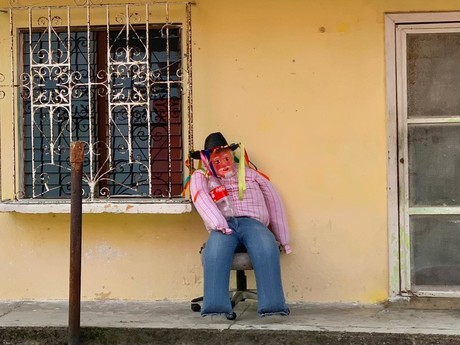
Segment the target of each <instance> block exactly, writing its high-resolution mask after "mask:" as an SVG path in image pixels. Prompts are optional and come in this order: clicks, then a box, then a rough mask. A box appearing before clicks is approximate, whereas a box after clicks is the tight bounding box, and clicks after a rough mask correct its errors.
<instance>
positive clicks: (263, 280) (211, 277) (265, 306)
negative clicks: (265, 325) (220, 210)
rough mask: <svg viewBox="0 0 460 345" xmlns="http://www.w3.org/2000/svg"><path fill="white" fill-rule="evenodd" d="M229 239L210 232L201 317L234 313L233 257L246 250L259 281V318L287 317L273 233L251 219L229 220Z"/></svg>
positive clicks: (204, 265) (278, 253)
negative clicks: (232, 290) (240, 249)
mask: <svg viewBox="0 0 460 345" xmlns="http://www.w3.org/2000/svg"><path fill="white" fill-rule="evenodd" d="M227 222H228V225H229V227H230V228H231V229H232V230H233V233H232V234H230V235H225V234H223V233H221V232H220V231H211V233H210V235H209V238H208V241H207V242H206V246H205V248H204V249H203V253H202V260H203V270H204V299H203V308H202V311H201V315H202V316H206V315H218V314H225V315H227V316H231V315H232V313H233V310H232V305H231V301H230V298H229V294H228V288H229V281H230V270H231V266H232V260H233V254H234V253H235V251H237V250H238V249H239V248H241V247H242V246H244V247H246V250H247V252H248V255H249V257H250V258H251V262H252V266H253V267H254V273H255V277H256V285H257V300H258V301H257V302H258V309H257V312H258V313H259V316H266V315H273V314H280V315H288V314H289V309H288V308H287V306H286V302H285V299H284V293H283V286H282V283H281V269H280V252H279V248H278V244H277V243H276V240H275V237H274V236H273V233H272V232H271V231H270V230H269V229H268V228H267V227H266V226H265V225H263V224H262V223H261V222H259V221H258V220H256V219H252V218H248V217H237V218H230V219H229V220H228V221H227Z"/></svg>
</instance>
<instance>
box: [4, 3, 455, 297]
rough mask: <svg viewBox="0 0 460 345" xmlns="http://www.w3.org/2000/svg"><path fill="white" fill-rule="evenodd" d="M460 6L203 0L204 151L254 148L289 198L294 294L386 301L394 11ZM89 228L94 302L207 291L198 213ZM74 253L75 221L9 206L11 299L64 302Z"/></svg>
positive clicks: (287, 260)
mask: <svg viewBox="0 0 460 345" xmlns="http://www.w3.org/2000/svg"><path fill="white" fill-rule="evenodd" d="M459 8H460V3H459V2H458V1H457V0H438V1H431V0H406V1H400V0H348V1H338V0H322V1H304V0H290V1H287V2H282V1H279V0H276V1H275V0H263V1H262V0H260V1H255V0H252V1H248V0H233V1H221V0H197V4H196V5H195V6H194V7H193V64H194V67H193V76H194V129H195V131H194V133H195V147H196V148H201V147H202V144H203V140H204V138H205V136H206V135H207V134H208V133H209V132H212V131H216V130H219V131H222V132H224V134H225V136H226V137H227V139H228V140H229V141H237V142H239V141H241V142H243V143H244V144H245V145H246V147H247V149H248V151H249V154H250V156H251V159H252V160H253V161H254V162H255V163H256V164H257V165H258V167H259V169H260V170H262V171H264V172H266V173H268V174H269V175H270V177H271V180H272V182H273V183H274V185H275V186H276V187H277V189H278V190H279V192H280V193H281V195H282V197H283V199H284V200H285V204H286V209H287V212H288V217H289V223H290V225H291V235H292V248H293V251H294V252H293V254H291V255H289V256H286V255H285V256H283V257H282V269H283V281H284V287H285V292H286V296H287V299H288V301H291V302H292V301H315V302H331V301H345V302H350V301H358V302H362V303H370V302H378V301H383V300H385V299H386V298H387V297H388V279H389V278H388V276H389V273H388V260H389V258H388V250H389V249H388V229H387V192H386V152H387V148H386V112H385V111H386V110H385V84H384V83H385V65H384V63H385V61H384V13H385V12H398V11H401V12H403V11H440V10H459ZM1 68H2V69H4V68H5V67H1ZM0 72H1V73H9V71H8V70H5V71H3V70H1V71H0ZM0 111H1V118H2V121H3V122H2V123H4V122H5V121H6V122H8V121H10V117H9V116H10V115H9V113H8V111H6V110H5V108H4V107H3V105H2V106H1V108H0ZM3 131H5V126H4V127H3ZM2 134H4V135H6V134H5V133H2ZM3 145H5V142H4V141H3ZM2 157H3V164H4V165H3V167H4V168H5V167H8V162H5V154H4V153H2ZM2 170H4V169H2ZM7 170H8V169H7ZM4 171H5V170H4ZM4 174H5V172H4ZM3 187H5V186H3ZM83 230H84V236H83V277H82V297H83V298H84V299H104V298H111V299H135V300H143V299H151V300H158V299H170V300H184V299H189V298H191V297H193V296H196V295H199V294H200V293H201V289H202V273H201V264H200V257H199V254H198V249H199V247H200V245H201V243H202V242H203V241H205V239H206V236H207V233H206V231H205V230H204V228H203V226H202V223H201V220H200V218H199V216H198V215H197V213H196V212H193V213H191V214H185V215H107V214H98V215H84V218H83ZM68 257H69V216H68V215H23V214H22V215H21V214H7V213H4V214H0V277H2V279H1V281H2V283H1V284H0V299H66V298H67V294H68Z"/></svg>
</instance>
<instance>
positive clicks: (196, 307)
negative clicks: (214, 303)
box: [191, 303, 201, 312]
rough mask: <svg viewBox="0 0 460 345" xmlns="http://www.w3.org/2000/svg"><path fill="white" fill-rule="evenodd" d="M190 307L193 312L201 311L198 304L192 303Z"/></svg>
mask: <svg viewBox="0 0 460 345" xmlns="http://www.w3.org/2000/svg"><path fill="white" fill-rule="evenodd" d="M191 307H192V310H193V311H195V312H199V311H200V310H201V306H200V305H199V304H198V303H192V305H191Z"/></svg>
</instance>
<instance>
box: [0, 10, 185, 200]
mask: <svg viewBox="0 0 460 345" xmlns="http://www.w3.org/2000/svg"><path fill="white" fill-rule="evenodd" d="M176 5H177V4H176ZM183 5H184V9H185V11H184V14H183V15H182V16H178V18H180V19H178V20H174V19H173V18H172V15H171V14H172V13H174V11H171V8H170V4H169V3H168V2H165V3H149V4H144V5H139V4H123V5H101V4H99V6H97V8H96V10H94V9H93V8H92V5H90V4H86V5H85V6H75V7H72V6H68V7H55V8H52V7H40V8H28V9H22V8H14V9H10V27H12V28H13V31H14V28H15V25H14V19H15V12H18V11H23V12H24V13H26V12H27V13H28V25H27V26H28V27H27V26H26V27H23V28H21V27H20V26H19V25H18V28H17V36H16V38H15V39H12V41H11V43H12V51H14V46H18V47H20V50H19V54H18V55H19V59H14V58H12V61H13V62H12V65H14V64H15V63H16V64H17V66H16V69H17V71H18V73H17V75H18V80H17V82H14V83H12V84H14V85H13V87H14V88H15V89H16V90H17V91H16V93H17V96H18V98H19V99H20V102H19V106H18V107H17V115H16V117H17V123H19V124H20V126H19V127H16V128H13V131H16V134H17V135H18V141H17V145H16V146H17V147H16V148H15V149H16V151H17V154H16V155H15V157H16V158H17V159H19V163H20V164H19V165H18V167H19V168H18V171H17V172H16V173H15V186H16V188H17V193H15V198H16V199H43V200H45V199H68V198H70V173H71V172H70V170H71V165H70V143H71V142H72V141H83V142H85V161H84V164H83V175H84V176H83V191H82V193H83V195H84V199H85V200H87V201H88V200H89V201H91V200H93V201H97V200H105V199H112V200H113V199H117V200H123V199H129V200H132V199H133V198H137V199H139V198H140V199H147V200H148V199H155V200H169V199H175V198H177V199H179V198H181V197H182V195H181V193H182V183H183V180H184V168H183V167H184V152H186V151H187V150H188V148H187V145H188V146H189V147H193V144H192V143H191V138H192V136H191V57H190V51H191V49H190V42H191V40H190V6H189V5H190V4H189V3H184V4H183ZM155 6H157V7H156V8H155ZM82 9H83V10H84V11H82ZM158 9H161V10H163V20H162V21H161V22H159V21H158V18H159V17H161V16H158V13H159V11H158ZM25 10H27V11H26V12H25ZM96 11H97V13H98V14H97V20H93V19H92V17H91V16H92V13H93V12H96ZM75 12H78V16H77V15H75V14H74V13H75ZM82 14H83V15H82ZM101 14H102V15H101ZM95 17H96V16H95ZM101 18H102V19H101ZM103 18H105V19H103ZM153 19H155V20H153ZM74 23H75V24H74ZM85 24H86V25H85ZM16 60H17V61H19V62H15V61H16ZM12 94H13V98H14V91H13V92H12ZM184 119H185V120H184ZM15 121H16V120H15ZM187 134H188V135H187ZM15 169H16V168H15ZM2 199H4V198H3V196H2Z"/></svg>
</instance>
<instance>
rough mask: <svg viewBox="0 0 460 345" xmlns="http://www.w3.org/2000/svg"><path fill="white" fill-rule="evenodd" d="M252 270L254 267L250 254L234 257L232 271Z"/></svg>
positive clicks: (240, 254)
mask: <svg viewBox="0 0 460 345" xmlns="http://www.w3.org/2000/svg"><path fill="white" fill-rule="evenodd" d="M252 269H253V267H252V263H251V259H250V258H249V255H248V253H235V254H234V255H233V262H232V270H238V271H246V270H252Z"/></svg>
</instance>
